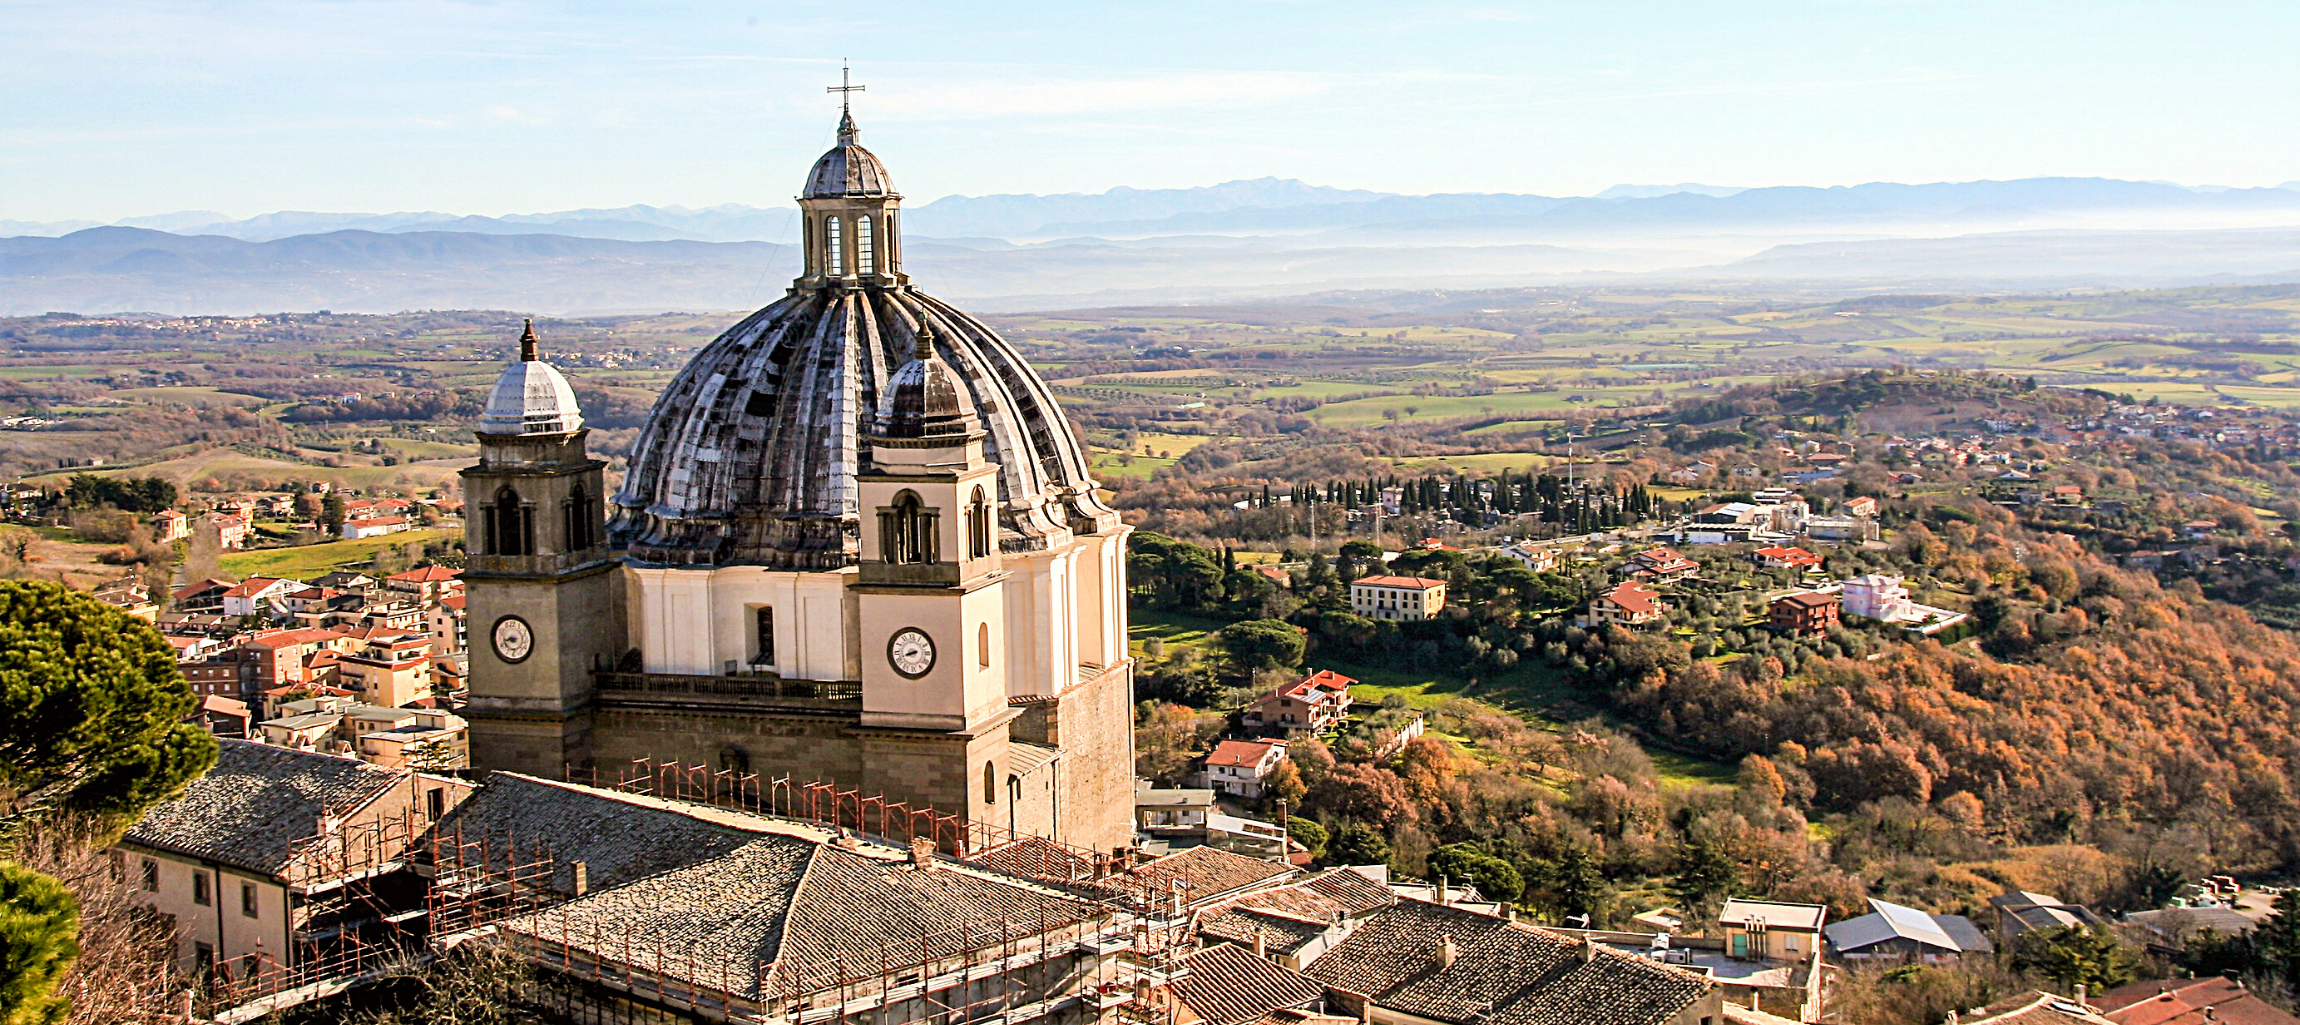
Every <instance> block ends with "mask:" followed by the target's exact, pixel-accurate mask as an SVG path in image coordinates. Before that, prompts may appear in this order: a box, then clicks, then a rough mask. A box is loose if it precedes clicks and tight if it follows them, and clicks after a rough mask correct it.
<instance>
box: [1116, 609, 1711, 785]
mask: <svg viewBox="0 0 2300 1025" xmlns="http://www.w3.org/2000/svg"><path fill="white" fill-rule="evenodd" d="M1131 619H1132V623H1131V630H1130V635H1131V643H1130V644H1129V648H1130V649H1131V652H1132V654H1133V655H1134V656H1135V657H1136V658H1143V657H1144V654H1143V648H1142V642H1144V641H1146V640H1149V639H1150V638H1153V637H1155V638H1158V639H1159V640H1161V641H1163V642H1165V645H1166V650H1167V652H1168V654H1169V657H1170V656H1171V653H1172V652H1173V651H1174V650H1175V649H1176V648H1177V647H1196V648H1198V649H1200V650H1199V655H1200V657H1202V658H1204V657H1215V655H1214V653H1213V652H1212V651H1211V650H1210V647H1211V644H1210V642H1211V638H1212V636H1213V634H1214V632H1215V631H1218V630H1220V629H1221V628H1222V625H1223V624H1222V622H1221V621H1220V620H1214V619H1207V618H1204V617H1200V616H1190V615H1184V614H1181V613H1174V612H1151V611H1143V610H1136V611H1134V612H1133V613H1131ZM1305 668H1317V669H1331V670H1333V671H1334V672H1337V673H1340V674H1342V675H1343V676H1347V677H1350V678H1351V679H1354V680H1356V681H1358V682H1357V683H1356V684H1355V685H1353V686H1351V688H1350V695H1351V696H1352V697H1354V698H1356V699H1357V700H1359V701H1362V702H1367V703H1372V704H1378V703H1380V702H1381V701H1382V699H1384V698H1387V697H1390V696H1391V695H1396V696H1398V697H1400V698H1403V699H1404V700H1405V702H1406V704H1407V705H1408V706H1410V707H1413V708H1419V709H1424V710H1427V709H1431V708H1435V707H1437V706H1438V705H1440V704H1442V703H1443V702H1444V701H1445V700H1446V699H1448V698H1457V697H1460V698H1474V699H1476V700H1478V701H1483V702H1485V703H1487V704H1490V705H1494V706H1496V707H1499V708H1503V709H1506V710H1508V711H1510V712H1514V713H1516V714H1517V715H1519V716H1520V717H1522V718H1524V719H1525V720H1526V721H1527V722H1529V723H1532V724H1533V725H1535V726H1537V727H1540V728H1541V729H1545V730H1550V731H1553V732H1554V731H1557V730H1559V729H1562V728H1564V726H1565V724H1567V723H1571V722H1575V721H1578V720H1581V719H1587V718H1590V717H1592V716H1596V717H1599V718H1605V716H1604V715H1603V714H1602V712H1601V711H1600V710H1599V709H1598V708H1597V707H1596V706H1595V705H1593V704H1591V703H1590V702H1589V701H1588V700H1587V699H1586V697H1585V696H1584V695H1582V694H1581V693H1579V692H1578V691H1576V690H1575V689H1574V688H1573V686H1572V684H1571V683H1570V682H1569V681H1567V680H1566V679H1565V677H1564V675H1563V674H1562V673H1560V672H1559V671H1558V670H1555V669H1552V668H1550V667H1549V666H1547V665H1542V664H1539V663H1519V665H1518V667H1517V668H1515V669H1512V670H1511V671H1509V672H1507V673H1502V674H1498V675H1492V676H1486V677H1482V678H1480V679H1477V680H1474V681H1473V680H1469V679H1465V678H1462V677H1459V676H1455V675H1452V674H1449V673H1444V672H1439V671H1437V670H1435V669H1426V668H1407V667H1404V666H1399V665H1373V664H1369V663H1364V662H1355V661H1351V660H1347V659H1340V658H1334V657H1330V656H1326V655H1319V654H1313V655H1312V656H1311V657H1310V658H1309V659H1308V660H1307V664H1306V666H1305ZM1645 751H1646V754H1647V755H1648V756H1650V757H1651V758H1652V759H1653V763H1654V767H1655V768H1656V769H1657V770H1659V771H1660V773H1661V776H1662V779H1663V781H1664V782H1666V783H1669V784H1671V785H1677V786H1687V785H1692V784H1697V783H1719V782H1725V781H1728V780H1730V779H1731V778H1732V775H1733V771H1734V770H1733V767H1732V766H1729V765H1724V764H1721V763H1718V762H1712V761H1708V760H1705V759H1700V758H1694V757H1691V756H1688V755H1683V754H1678V753H1676V752H1673V751H1668V750H1664V749H1660V748H1656V747H1654V746H1652V745H1650V744H1648V745H1645Z"/></svg>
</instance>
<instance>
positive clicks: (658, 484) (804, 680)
mask: <svg viewBox="0 0 2300 1025" xmlns="http://www.w3.org/2000/svg"><path fill="white" fill-rule="evenodd" d="M799 206H800V208H801V212H802V221H803V224H804V226H805V237H804V242H803V249H804V252H805V258H806V263H805V267H804V270H803V272H802V273H801V274H800V276H799V277H798V279H797V280H796V281H794V282H793V283H792V285H791V288H790V290H789V291H788V292H787V293H786V294H785V295H784V296H783V298H782V299H781V300H779V301H777V302H776V303H774V304H773V305H770V306H768V307H767V308H765V309H762V310H759V311H758V312H756V313H754V314H752V315H750V316H749V317H747V318H745V319H744V320H743V321H742V322H741V323H739V324H736V325H735V326H734V327H733V328H731V329H729V330H728V331H727V332H726V333H725V334H723V335H720V336H719V337H718V338H717V339H716V340H714V341H713V342H711V343H710V344H709V345H707V346H705V347H704V348H703V349H702V350H700V351H699V352H698V353H697V354H696V355H695V357H694V359H693V360H691V361H690V362H689V363H688V364H687V366H686V367H685V368H684V369H683V370H681V371H680V373H679V374H678V376H677V377H675V378H674V379H673V380H672V382H671V384H670V385H669V387H667V388H666V389H665V390H664V393H663V395H662V397H661V398H660V399H659V400H658V401H657V402H656V405H655V407H654V410H653V412H652V413H650V414H649V417H648V421H647V424H646V426H645V427H644V428H643V429H642V431H641V432H640V435H639V440H638V442H637V444H636V446H635V447H634V449H633V451H632V454H631V459H630V467H629V471H628V473H627V474H626V475H625V477H624V480H623V484H622V487H621V488H620V490H619V491H618V492H617V493H615V494H614V495H613V496H612V497H608V496H606V495H605V492H604V491H603V473H602V471H603V468H604V464H603V463H601V462H600V461H599V460H596V459H593V458H591V457H590V456H589V455H588V453H587V451H586V449H585V432H584V430H583V427H582V414H581V410H580V409H579V408H578V406H577V403H576V401H575V396H574V393H573V391H572V389H570V388H569V387H568V385H567V383H566V380H565V378H564V377H563V376H562V375H561V374H560V373H559V372H558V371H557V370H556V369H555V368H553V367H551V366H550V365H549V364H548V363H547V362H545V361H544V360H543V359H542V358H541V353H540V352H539V350H538V346H537V344H536V342H535V340H534V338H533V335H532V331H530V332H529V335H528V336H527V337H525V338H523V339H522V342H521V359H520V361H519V362H518V363H516V364H514V365H512V366H511V367H510V368H508V369H507V370H505V371H504V374H503V376H502V378H501V379H500V380H499V381H498V382H497V384H496V387H495V390H494V392H493V394H492V395H491V396H490V399H489V403H488V408H487V413H486V415H485V417H484V418H483V419H482V421H481V424H480V427H479V429H478V438H479V443H480V449H481V453H480V458H479V462H478V463H477V464H476V465H474V466H472V467H470V468H469V469H466V470H465V471H463V479H464V490H465V501H466V506H465V508H466V517H467V524H468V527H467V533H466V537H467V546H468V549H469V553H470V557H469V563H468V568H467V570H466V572H465V577H464V579H465V581H466V591H467V598H466V601H467V603H468V604H467V609H468V614H469V617H470V623H471V633H472V643H471V668H470V680H471V701H470V705H469V707H468V708H467V709H466V710H465V711H464V715H465V717H466V718H467V719H469V720H470V722H471V750H472V758H473V760H474V762H475V763H476V764H477V765H478V766H479V767H481V768H485V769H508V770H514V771H519V772H527V773H533V774H536V775H541V776H546V777H558V776H560V775H562V774H563V773H564V772H566V771H568V770H569V769H571V768H572V769H583V768H590V767H597V768H598V769H599V770H600V771H602V772H612V770H613V767H615V766H617V765H621V764H627V763H628V762H630V761H631V760H632V759H636V758H646V757H651V758H654V759H657V760H674V759H675V760H677V761H680V762H682V763H686V764H701V765H707V766H710V767H711V768H713V769H725V770H734V771H739V772H745V773H758V774H760V775H762V776H764V777H767V778H774V777H781V776H789V777H791V779H792V780H794V781H795V782H799V783H805V782H809V781H815V780H820V781H824V782H830V783H835V784H836V785H838V786H839V787H840V788H841V789H854V790H859V791H860V792H861V793H864V794H884V795H885V796H886V797H887V798H888V799H889V800H893V801H904V802H908V803H909V804H910V805H911V806H912V807H914V808H920V807H932V808H934V809H936V810H938V811H940V812H943V813H945V814H957V815H961V816H963V817H964V818H965V819H966V820H967V821H969V822H982V823H987V824H990V825H993V826H997V827H1001V828H1006V829H1011V830H1013V831H1015V832H1018V833H1025V834H1031V835H1037V836H1045V837H1049V838H1052V839H1056V840H1060V841H1063V842H1066V843H1072V844H1077V845H1081V846H1089V847H1096V848H1101V849H1109V848H1112V847H1115V846H1119V845H1123V844H1125V843H1127V842H1129V841H1130V839H1131V837H1132V825H1131V823H1132V812H1133V778H1134V776H1133V769H1134V757H1133V728H1132V717H1133V663H1132V660H1131V659H1130V658H1128V656H1127V649H1126V534H1127V532H1128V529H1129V528H1127V527H1126V526H1125V525H1124V524H1122V523H1121V522H1119V519H1118V516H1117V514H1116V513H1114V512H1112V511H1111V510H1110V509H1109V508H1108V507H1107V506H1105V505H1104V504H1103V503H1102V502H1101V500H1100V499H1099V498H1098V497H1097V496H1096V494H1095V482H1094V481H1093V479H1092V478H1091V477H1090V476H1089V474H1088V464H1087V459H1086V453H1085V450H1084V449H1083V448H1082V447H1081V444H1080V442H1079V440H1078V438H1077V436H1076V434H1075V433H1074V432H1073V430H1072V428H1071V425H1070V423H1069V420H1068V419H1067V418H1066V417H1065V416H1064V415H1063V412H1062V410H1061V409H1060V407H1059V406H1057V405H1056V404H1055V401H1054V397H1053V393H1052V392H1051V390H1050V389H1049V388H1048V387H1047V385H1046V382H1045V381H1044V380H1043V379H1041V378H1040V377H1039V376H1038V374H1037V373H1036V371H1034V370H1032V369H1031V367H1030V366H1029V364H1028V363H1027V362H1025V361H1024V359H1023V358H1022V356H1021V355H1020V354H1019V353H1018V352H1017V351H1016V350H1015V349H1014V348H1013V346H1012V345H1010V344H1009V343H1008V342H1007V341H1006V340H1005V339H1003V338H1001V337H999V335H998V333H997V332H996V331H994V330H992V329H991V328H990V327H988V326H987V325H985V324H983V323H982V322H980V321H978V320H976V319H974V318H973V317H970V316H968V315H967V314H965V313H963V312H961V311H959V310H958V309H956V308H954V307H952V306H950V305H949V304H947V303H944V302H942V301H940V300H937V299H935V298H933V297H931V296H929V295H926V294H925V293H923V292H920V291H918V290H917V289H915V288H913V287H912V286H911V284H910V279H909V276H908V275H907V274H905V273H904V272H903V269H902V232H901V209H900V207H901V196H900V195H898V194H897V193H896V192H895V191H894V188H893V185H892V182H891V180H890V179H889V177H888V175H887V172H886V169H885V167H884V166H883V165H881V164H880V163H879V161H878V158H877V157H875V156H873V155H872V154H871V153H870V151H868V150H866V149H864V148H863V147H862V146H861V144H860V143H859V141H858V140H857V133H856V130H855V126H854V121H853V118H852V117H851V116H844V117H842V118H841V122H840V125H839V135H838V144H837V145H836V146H834V147H833V148H832V149H831V150H830V151H829V152H827V153H825V154H823V156H822V158H821V159H820V160H818V161H816V163H815V165H814V168H813V171H812V172H811V173H810V175H809V177H808V180H807V184H806V188H805V191H804V192H803V193H802V194H801V196H800V198H799Z"/></svg>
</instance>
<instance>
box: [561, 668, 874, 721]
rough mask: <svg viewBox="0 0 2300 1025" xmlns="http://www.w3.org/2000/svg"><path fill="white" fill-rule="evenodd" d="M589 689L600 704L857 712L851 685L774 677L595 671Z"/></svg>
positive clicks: (856, 686) (858, 700)
mask: <svg viewBox="0 0 2300 1025" xmlns="http://www.w3.org/2000/svg"><path fill="white" fill-rule="evenodd" d="M591 682H592V686H593V687H594V688H595V689H596V690H597V691H598V696H599V701H600V703H601V704H605V705H646V706H678V707H715V708H736V709H742V710H745V711H761V710H769V711H771V710H777V709H782V710H788V711H793V712H818V713H819V712H836V713H844V714H854V713H858V712H860V711H862V683H861V682H860V681H855V680H829V681H825V680H786V679H783V678H782V677H780V676H777V675H775V674H774V673H766V672H754V673H726V674H720V675H708V674H701V673H693V674H690V673H624V672H611V671H605V670H602V671H598V672H594V673H592V674H591Z"/></svg>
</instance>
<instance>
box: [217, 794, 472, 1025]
mask: <svg viewBox="0 0 2300 1025" xmlns="http://www.w3.org/2000/svg"><path fill="white" fill-rule="evenodd" d="M354 810H355V809H354V808H352V807H349V806H346V807H339V808H328V809H326V810H325V811H324V812H323V813H322V814H321V815H320V817H319V830H318V831H317V832H315V833H312V834H310V835H307V836H305V837H302V838H301V839H298V840H296V841H294V842H292V843H290V844H289V845H288V855H287V859H286V861H285V864H284V867H283V868H282V870H281V872H280V874H279V876H278V881H279V882H280V883H282V884H283V885H284V886H285V888H286V892H287V901H288V916H289V923H288V924H289V928H288V932H287V949H285V950H267V949H265V948H264V947H263V945H262V940H261V939H260V938H259V940H258V941H257V949H256V950H255V951H253V952H250V953H246V954H243V955H240V956H237V957H231V958H225V957H220V956H218V957H214V958H212V959H211V961H210V962H209V963H208V964H205V965H199V966H196V967H197V969H198V971H199V975H200V979H201V985H200V991H199V994H198V999H197V1002H198V1004H199V1005H200V1006H201V1007H202V1009H203V1010H205V1011H206V1012H207V1016H208V1017H211V1018H214V1019H216V1020H219V1021H244V1020H250V1019H252V1018H254V1017H258V1016H260V1015H262V1014H263V1013H267V1012H269V1011H272V1010H276V1009H279V1008H282V1007H290V1006H294V1005H296V1004H299V1003H304V1002H307V1001H309V1000H313V999H318V998H321V997H325V996H329V995H332V994H334V993H340V992H342V991H344V990H346V989H349V988H351V987H352V986H355V985H358V984H360V983H361V982H364V981H367V980H369V979H372V978H374V977H376V976H377V975H379V974H381V973H383V972H384V971H387V970H389V969H391V968H392V967H394V966H396V965H400V964H404V963H406V962H407V961H408V960H410V959H411V958H413V959H420V958H422V957H424V956H425V951H424V948H423V945H422V943H421V938H422V933H421V930H420V928H418V927H416V919H418V918H421V917H422V916H423V910H424V906H423V903H422V902H420V901H417V900H414V899H413V890H412V889H409V890H408V891H406V892H405V893H402V894H394V893H392V892H391V888H390V887H389V886H388V885H385V886H379V885H378V883H379V882H384V881H385V877H387V876H391V875H392V874H394V873H397V872H401V871H403V870H407V869H410V868H412V867H413V866H412V864H411V863H410V861H409V860H408V859H409V855H410V854H411V853H412V852H414V851H415V850H416V848H417V847H419V846H420V840H421V836H422V833H423V831H424V829H426V828H427V827H428V826H429V824H430V823H429V820H428V819H427V818H425V817H424V816H421V815H418V814H417V813H416V812H415V810H414V809H413V808H412V807H405V808H401V809H399V810H398V811H396V812H391V813H384V814H374V815H366V816H356V817H355V816H354V815H353V814H352V812H353V811H354ZM406 885H408V886H409V887H411V888H412V887H413V886H416V885H419V884H417V883H415V882H414V881H412V880H410V881H408V882H407V884H406ZM215 899H216V900H218V901H222V900H223V899H224V896H223V895H222V894H220V893H219V894H216V895H215Z"/></svg>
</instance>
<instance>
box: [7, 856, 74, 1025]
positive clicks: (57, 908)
mask: <svg viewBox="0 0 2300 1025" xmlns="http://www.w3.org/2000/svg"><path fill="white" fill-rule="evenodd" d="M79 956H80V902H79V901H77V900H75V899H73V897H72V892H71V891H70V890H67V889H65V888H64V884H63V883H61V882H58V881H57V880H56V879H54V878H53V877H50V876H47V875H44V874H42V873H39V872H35V871H33V870H31V869H28V868H25V867H24V866H22V865H18V864H16V863H15V862H12V861H0V1022H5V1023H6V1025H48V1023H52V1022H61V1021H63V1020H64V1016H65V1014H66V1013H67V1012H68V1011H70V1009H71V1008H70V1005H69V1003H68V1002H67V1000H66V999H65V998H64V997H63V996H61V995H59V994H58V993H57V992H56V983H57V981H58V980H59V979H61V978H62V977H63V975H64V972H65V970H66V969H69V968H71V967H72V962H73V961H74V960H77V959H78V958H79Z"/></svg>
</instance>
